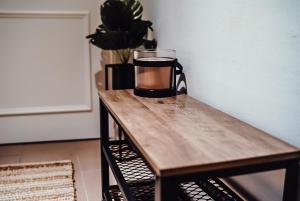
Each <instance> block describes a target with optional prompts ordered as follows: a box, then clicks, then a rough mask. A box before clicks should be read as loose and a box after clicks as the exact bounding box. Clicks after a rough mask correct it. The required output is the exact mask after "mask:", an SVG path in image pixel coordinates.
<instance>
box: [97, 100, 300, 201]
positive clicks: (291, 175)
mask: <svg viewBox="0 0 300 201" xmlns="http://www.w3.org/2000/svg"><path fill="white" fill-rule="evenodd" d="M108 114H110V115H111V116H112V117H113V119H114V120H115V121H116V122H117V124H118V126H120V124H119V123H118V121H117V120H116V118H115V117H114V115H113V114H112V113H110V112H109V110H108V109H107V108H106V106H105V104H104V103H103V101H102V100H101V99H100V136H101V168H102V171H101V172H102V177H101V184H102V195H103V199H104V200H108V199H107V193H108V191H109V172H108V167H109V165H110V166H111V168H112V170H113V172H114V174H115V175H116V179H117V182H118V183H119V184H120V189H121V191H122V193H123V195H126V196H128V195H130V193H128V192H129V189H127V188H126V187H124V186H126V185H123V184H125V180H124V179H122V175H121V172H120V171H118V170H116V169H115V168H114V167H115V166H116V164H114V162H113V161H112V160H109V159H110V158H111V157H112V156H111V155H110V154H109V153H108V152H107V143H108V133H109V131H108ZM125 135H126V133H125ZM128 139H129V138H128ZM129 140H130V139H129ZM131 143H132V142H131ZM133 146H134V144H133ZM137 151H138V149H137ZM145 162H146V163H147V161H146V160H145ZM147 165H148V164H147ZM149 168H150V169H151V166H149ZM276 169H286V174H285V182H284V193H283V201H297V191H298V185H299V184H298V177H299V159H290V160H283V161H274V162H261V163H260V164H252V165H245V166H243V167H234V168H224V169H219V170H208V171H206V172H201V173H195V174H183V175H177V176H161V177H158V176H156V178H155V201H173V200H176V197H177V194H176V192H177V191H176V188H177V186H178V184H179V183H180V182H186V181H192V180H197V179H208V178H216V177H221V178H222V177H228V176H235V175H242V174H249V173H256V172H262V171H269V170H276ZM120 178H121V179H120ZM126 199H127V200H128V201H131V200H134V199H133V198H132V197H130V196H129V197H126Z"/></svg>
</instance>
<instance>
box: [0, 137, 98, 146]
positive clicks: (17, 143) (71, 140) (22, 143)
mask: <svg viewBox="0 0 300 201" xmlns="http://www.w3.org/2000/svg"><path fill="white" fill-rule="evenodd" d="M88 140H100V138H99V137H98V138H82V139H70V140H50V141H34V142H16V143H0V146H8V145H26V144H44V143H63V142H76V141H88Z"/></svg>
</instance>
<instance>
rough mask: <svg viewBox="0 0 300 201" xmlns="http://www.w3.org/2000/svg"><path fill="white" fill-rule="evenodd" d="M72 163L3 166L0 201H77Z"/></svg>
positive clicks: (0, 170)
mask: <svg viewBox="0 0 300 201" xmlns="http://www.w3.org/2000/svg"><path fill="white" fill-rule="evenodd" d="M74 182H75V181H74V169H73V165H72V162H71V161H53V162H41V163H23V164H12V165H0V201H21V200H22V201H54V200H56V201H62V200H64V201H75V200H76V194H75V187H74Z"/></svg>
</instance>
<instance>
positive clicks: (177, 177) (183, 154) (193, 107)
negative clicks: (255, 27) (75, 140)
mask: <svg viewBox="0 0 300 201" xmlns="http://www.w3.org/2000/svg"><path fill="white" fill-rule="evenodd" d="M99 96H100V120H101V121H100V126H101V140H102V145H104V144H105V143H106V142H107V141H108V113H110V114H111V115H112V117H113V118H114V119H115V121H116V122H117V123H118V124H119V125H120V127H121V128H122V129H123V130H124V131H125V133H126V135H127V136H128V138H129V139H130V140H131V141H132V142H133V144H134V145H135V146H136V148H137V149H138V150H139V152H140V153H141V154H142V155H143V157H144V159H145V160H146V162H147V164H148V165H149V166H150V168H151V169H152V170H153V171H154V173H155V175H156V181H155V201H170V200H175V198H174V197H173V196H174V193H172V192H174V188H175V187H176V185H177V184H178V182H181V181H189V180H193V179H195V178H210V177H227V176H234V175H241V174H248V173H254V172H260V171H268V170H275V169H282V168H285V169H286V177H285V184H284V185H285V187H284V198H283V200H284V201H296V196H297V195H296V194H297V190H298V180H297V177H298V174H299V158H300V150H299V149H298V148H296V147H294V146H291V145H289V144H288V143H286V142H283V141H282V140H279V139H277V138H275V137H273V136H271V135H269V134H267V133H265V132H263V131H261V130H259V129H257V128H254V127H252V126H250V125H248V124H246V123H244V122H242V121H240V120H238V119H236V118H234V117H231V116H229V115H227V114H225V113H223V112H221V111H219V110H217V109H214V108H212V107H210V106H209V105H207V104H205V103H202V102H200V101H198V100H195V99H193V98H191V97H189V96H187V95H179V96H176V97H168V98H160V99H155V98H154V99H153V98H142V97H137V96H134V95H133V92H132V90H115V91H100V92H99ZM102 152H103V151H102ZM107 167H108V165H107V164H106V162H105V156H104V154H103V153H102V171H105V170H106V169H107ZM105 174H106V173H105ZM106 177H107V176H105V175H102V186H107V185H108V181H107V178H106Z"/></svg>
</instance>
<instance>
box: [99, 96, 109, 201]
mask: <svg viewBox="0 0 300 201" xmlns="http://www.w3.org/2000/svg"><path fill="white" fill-rule="evenodd" d="M108 132H109V129H108V112H107V109H106V108H105V107H104V105H103V102H102V101H101V99H100V145H101V146H100V152H101V185H102V198H103V200H105V192H108V188H109V169H108V163H107V161H106V159H105V156H104V153H103V149H102V147H103V145H104V144H105V143H107V142H108Z"/></svg>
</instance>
